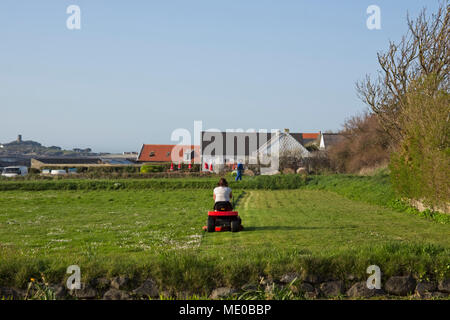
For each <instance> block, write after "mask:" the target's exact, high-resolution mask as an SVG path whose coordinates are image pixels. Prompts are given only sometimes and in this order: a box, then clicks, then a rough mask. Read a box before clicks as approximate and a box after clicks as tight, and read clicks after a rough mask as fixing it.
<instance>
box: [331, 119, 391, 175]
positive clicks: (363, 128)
mask: <svg viewBox="0 0 450 320" xmlns="http://www.w3.org/2000/svg"><path fill="white" fill-rule="evenodd" d="M340 133H341V134H342V135H343V136H344V137H345V138H344V139H343V140H342V141H340V142H339V143H337V144H336V145H334V146H332V147H331V148H330V149H329V150H328V156H329V157H330V161H331V166H332V167H333V168H334V170H335V171H337V172H343V173H355V172H358V171H359V170H361V169H362V168H365V167H376V166H380V165H382V164H386V163H387V162H388V161H389V145H390V137H389V135H388V134H387V133H386V132H385V130H384V129H383V128H382V127H381V125H380V123H379V122H378V119H377V117H376V116H375V115H374V114H369V113H364V114H362V115H359V116H354V117H352V118H350V119H349V120H347V121H346V122H345V124H344V129H343V130H342V131H341V132H340Z"/></svg>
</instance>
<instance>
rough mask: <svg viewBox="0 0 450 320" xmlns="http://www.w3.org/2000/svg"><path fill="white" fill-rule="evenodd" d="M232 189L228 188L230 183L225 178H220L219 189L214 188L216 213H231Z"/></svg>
mask: <svg viewBox="0 0 450 320" xmlns="http://www.w3.org/2000/svg"><path fill="white" fill-rule="evenodd" d="M232 197H233V194H232V193H231V188H228V182H227V180H226V179H225V178H220V180H219V183H218V184H217V187H215V188H214V191H213V198H214V210H215V211H231V210H233V206H232V204H231V198H232Z"/></svg>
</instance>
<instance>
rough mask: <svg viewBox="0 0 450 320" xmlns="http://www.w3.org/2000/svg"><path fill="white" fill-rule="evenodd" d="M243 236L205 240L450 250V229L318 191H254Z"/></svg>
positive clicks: (207, 244)
mask: <svg viewBox="0 0 450 320" xmlns="http://www.w3.org/2000/svg"><path fill="white" fill-rule="evenodd" d="M237 209H238V211H239V215H240V216H241V218H242V223H243V225H244V227H245V229H244V231H242V232H239V233H233V234H232V233H228V232H225V233H213V234H208V235H207V236H206V237H204V239H203V241H202V244H201V246H202V247H204V248H205V249H219V248H229V249H233V250H238V249H239V248H254V249H255V250H257V249H259V248H273V249H278V250H284V249H302V250H306V251H307V252H311V253H318V252H323V251H333V250H342V249H352V248H355V247H358V246H361V245H377V244H383V243H392V242H399V243H404V242H408V243H422V244H423V243H428V244H432V245H443V246H445V247H447V248H448V247H450V226H448V225H440V224H436V223H434V222H433V221H430V220H425V219H422V218H421V217H418V216H413V215H405V214H404V213H401V212H397V211H395V210H392V209H389V208H385V207H381V206H377V205H371V204H366V203H362V202H358V201H352V200H349V199H347V198H345V197H343V196H340V195H338V194H335V193H332V192H327V191H318V190H301V189H300V190H276V191H255V190H252V191H248V192H247V194H246V196H245V198H244V200H243V201H242V204H241V205H240V206H239V207H238V208H237Z"/></svg>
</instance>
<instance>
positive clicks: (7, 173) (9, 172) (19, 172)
mask: <svg viewBox="0 0 450 320" xmlns="http://www.w3.org/2000/svg"><path fill="white" fill-rule="evenodd" d="M27 174H28V168H27V167H6V168H4V169H3V172H2V176H3V177H8V178H12V177H18V176H26V175H27Z"/></svg>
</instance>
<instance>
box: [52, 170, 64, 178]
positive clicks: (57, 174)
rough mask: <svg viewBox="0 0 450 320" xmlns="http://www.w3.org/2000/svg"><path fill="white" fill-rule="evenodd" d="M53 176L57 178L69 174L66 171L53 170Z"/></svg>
mask: <svg viewBox="0 0 450 320" xmlns="http://www.w3.org/2000/svg"><path fill="white" fill-rule="evenodd" d="M51 174H52V175H55V176H64V175H66V174H67V172H66V170H62V169H60V170H52V171H51Z"/></svg>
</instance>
